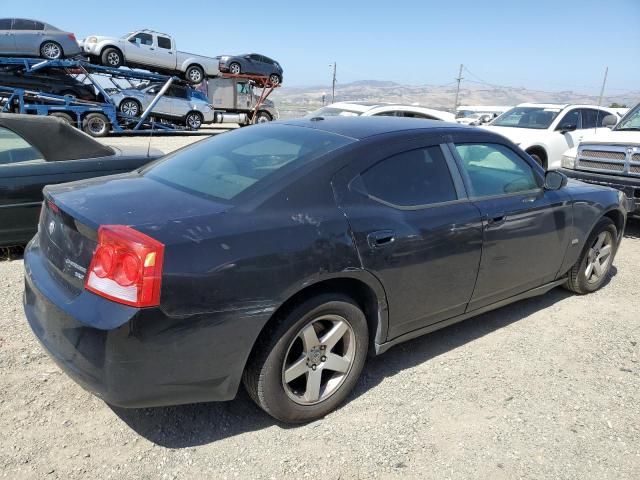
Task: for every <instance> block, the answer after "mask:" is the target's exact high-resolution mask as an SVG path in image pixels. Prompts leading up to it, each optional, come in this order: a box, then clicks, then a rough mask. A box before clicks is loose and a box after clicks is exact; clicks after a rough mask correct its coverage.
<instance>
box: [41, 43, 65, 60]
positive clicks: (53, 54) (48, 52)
mask: <svg viewBox="0 0 640 480" xmlns="http://www.w3.org/2000/svg"><path fill="white" fill-rule="evenodd" d="M42 55H43V56H44V57H45V58H48V59H50V60H55V59H57V58H60V56H61V55H62V50H61V49H60V47H59V46H58V45H57V44H55V43H53V42H47V43H45V44H44V45H43V46H42Z"/></svg>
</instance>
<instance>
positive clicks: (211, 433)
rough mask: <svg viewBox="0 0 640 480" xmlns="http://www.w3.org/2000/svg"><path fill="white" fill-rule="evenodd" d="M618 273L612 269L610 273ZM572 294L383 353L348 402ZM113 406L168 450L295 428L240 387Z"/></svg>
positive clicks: (557, 292)
mask: <svg viewBox="0 0 640 480" xmlns="http://www.w3.org/2000/svg"><path fill="white" fill-rule="evenodd" d="M615 273H616V271H615V269H614V270H613V271H612V274H613V275H615ZM570 295H571V294H570V293H569V292H568V291H566V290H563V289H562V288H556V289H554V290H552V291H551V292H549V293H547V294H546V295H543V296H540V297H536V298H531V299H527V300H523V301H520V302H517V303H515V304H513V305H509V306H507V307H504V308H501V309H499V310H495V311H493V312H489V313H486V314H483V315H480V316H478V317H475V318H472V319H469V320H466V321H464V322H461V323H459V324H456V325H453V326H451V327H448V328H445V329H443V330H439V331H437V332H435V333H432V334H430V335H426V336H423V337H419V338H417V339H414V340H411V341H409V342H406V343H403V344H401V345H398V346H396V347H394V348H392V349H391V350H389V351H388V352H386V353H385V354H384V355H381V356H379V357H375V358H371V359H369V361H368V362H367V364H366V365H365V367H364V371H363V372H362V375H361V378H360V381H359V382H358V385H357V386H356V388H355V390H354V391H353V392H352V394H351V395H350V396H349V399H348V400H347V401H348V402H351V401H357V398H358V397H359V396H360V395H362V394H363V393H365V392H367V391H368V390H370V389H371V388H373V387H375V386H376V385H378V384H379V383H381V382H382V381H383V380H384V379H385V378H387V377H390V376H393V375H396V374H398V373H400V372H402V370H405V369H407V368H412V367H414V366H416V365H419V364H421V363H423V362H426V361H428V360H431V359H433V358H435V357H438V356H439V355H441V354H442V353H445V352H447V351H450V350H453V349H455V348H457V347H460V346H461V345H464V344H466V343H468V342H471V341H473V340H475V339H477V338H480V337H482V336H484V335H487V334H488V333H491V332H493V331H496V330H499V329H501V328H503V327H505V326H507V325H509V324H511V323H514V322H517V321H519V320H522V319H524V318H526V317H528V316H529V315H531V314H533V313H535V312H538V311H540V310H544V309H545V308H548V307H549V306H551V305H553V304H554V303H556V302H559V301H562V300H564V299H565V298H567V297H568V296H570ZM111 408H112V410H113V411H114V412H115V413H116V415H118V416H119V417H120V418H121V419H122V420H123V421H124V422H125V423H127V425H129V426H130V427H131V428H132V429H133V430H135V431H136V432H137V433H139V434H140V435H142V436H143V437H145V438H146V439H148V440H150V441H152V442H154V443H156V444H158V445H162V446H164V447H168V448H185V447H193V446H197V445H203V444H207V443H211V442H215V441H217V440H220V439H224V438H228V437H233V436H235V435H239V434H242V433H245V432H250V431H255V430H261V429H263V428H268V427H276V428H291V427H289V426H287V425H283V424H281V423H278V422H277V421H275V420H273V419H272V418H271V417H269V416H268V415H267V414H265V413H264V412H262V410H260V409H259V408H258V407H257V406H256V405H255V404H254V403H253V402H252V401H251V399H250V398H249V397H248V395H247V393H246V392H245V391H244V390H242V389H241V391H240V393H239V394H238V397H237V398H236V399H235V400H233V401H231V402H224V403H206V404H195V405H184V406H176V407H162V408H147V409H131V410H130V409H122V408H116V407H111Z"/></svg>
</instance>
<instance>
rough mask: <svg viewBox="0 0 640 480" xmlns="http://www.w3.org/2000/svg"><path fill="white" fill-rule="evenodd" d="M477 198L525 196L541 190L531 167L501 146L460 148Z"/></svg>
mask: <svg viewBox="0 0 640 480" xmlns="http://www.w3.org/2000/svg"><path fill="white" fill-rule="evenodd" d="M456 150H457V152H458V155H459V156H460V158H461V160H462V168H463V169H464V171H465V173H466V174H467V178H468V180H469V183H470V187H471V191H472V192H471V194H472V196H474V197H488V196H493V195H505V194H510V193H517V192H525V191H528V190H534V189H537V188H539V186H538V183H537V182H536V179H535V176H534V174H533V170H532V169H531V166H530V165H529V164H528V163H527V162H526V161H525V160H524V159H523V158H522V157H520V156H519V155H518V154H517V153H515V152H514V151H513V150H511V149H510V148H508V147H506V146H504V145H499V144H484V143H465V144H456Z"/></svg>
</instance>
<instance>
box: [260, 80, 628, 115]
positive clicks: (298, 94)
mask: <svg viewBox="0 0 640 480" xmlns="http://www.w3.org/2000/svg"><path fill="white" fill-rule="evenodd" d="M455 94H456V88H455V85H453V86H451V85H448V86H437V85H401V84H399V83H395V82H388V81H379V80H361V81H357V82H352V83H347V84H339V85H336V101H337V102H338V101H360V102H363V101H366V102H392V103H405V104H414V103H417V104H420V105H422V106H425V107H431V108H436V109H441V110H449V111H451V110H453V103H454V100H455ZM323 95H324V96H325V103H331V86H310V87H287V86H286V85H284V86H282V87H281V88H278V89H277V90H275V91H274V92H273V94H272V96H271V98H272V99H273V100H274V101H275V102H276V104H277V106H278V109H279V110H280V113H281V116H282V117H283V118H292V117H298V116H302V115H304V114H306V113H308V112H310V111H313V110H315V109H316V108H319V107H320V106H322V96H323ZM638 101H640V90H638V91H635V92H630V93H627V94H625V95H622V96H621V95H605V97H604V99H603V101H602V105H605V106H606V105H610V104H611V103H614V102H617V103H625V104H627V105H628V106H632V105H633V104H635V103H637V102H638ZM523 102H544V103H587V104H589V103H592V104H597V103H598V96H597V95H585V94H581V93H576V92H573V91H567V90H565V91H560V92H547V91H539V90H529V89H526V88H516V87H500V88H493V87H483V86H478V85H473V86H469V85H464V86H463V87H462V88H461V89H460V100H459V102H458V103H459V104H460V105H517V104H518V103H523Z"/></svg>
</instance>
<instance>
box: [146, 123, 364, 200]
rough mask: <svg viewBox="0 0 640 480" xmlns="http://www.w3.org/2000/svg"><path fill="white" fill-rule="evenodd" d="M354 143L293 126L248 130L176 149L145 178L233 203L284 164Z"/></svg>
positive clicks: (305, 161) (273, 126)
mask: <svg viewBox="0 0 640 480" xmlns="http://www.w3.org/2000/svg"><path fill="white" fill-rule="evenodd" d="M354 141H355V140H354V139H353V138H349V137H343V136H341V135H336V134H333V133H328V132H323V131H321V130H315V129H311V128H305V127H295V126H291V125H265V126H258V127H249V128H243V129H240V130H236V131H234V132H230V133H224V134H220V135H217V136H215V137H213V138H211V139H209V140H205V141H203V142H198V143H196V144H195V145H193V146H191V147H189V148H186V149H183V150H179V151H178V152H176V153H174V154H172V155H169V156H167V157H166V158H165V159H164V160H162V161H160V162H159V163H155V164H153V165H152V166H151V167H149V168H148V169H146V170H145V171H144V174H145V175H146V176H149V177H151V178H153V179H155V180H158V181H160V182H162V183H165V184H168V185H171V186H174V187H176V188H179V189H182V190H186V191H190V192H194V193H197V194H201V195H206V196H210V197H214V198H216V199H223V200H232V199H233V198H234V197H236V196H237V195H238V194H240V193H241V192H243V191H244V190H246V189H248V188H249V187H251V186H252V185H255V184H257V183H259V182H260V181H261V180H262V179H264V178H266V177H268V176H269V175H270V174H273V173H274V172H275V171H277V170H279V169H281V168H283V167H284V166H285V165H290V164H291V165H293V164H296V165H298V166H300V165H302V164H305V163H308V162H310V161H312V160H314V159H316V158H319V157H320V156H322V155H324V154H326V153H328V152H330V151H332V150H335V149H337V148H340V147H342V146H344V145H347V144H349V143H352V142H354Z"/></svg>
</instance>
